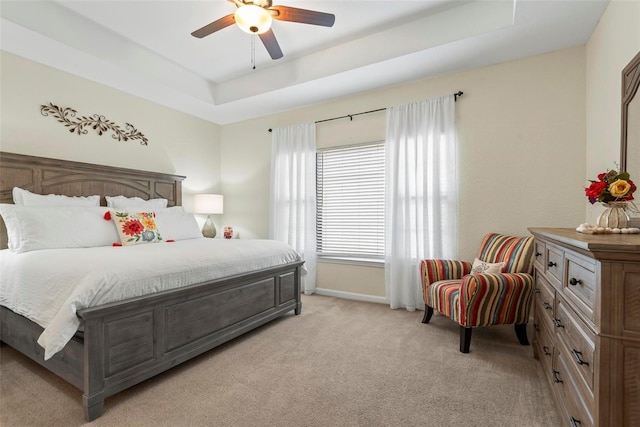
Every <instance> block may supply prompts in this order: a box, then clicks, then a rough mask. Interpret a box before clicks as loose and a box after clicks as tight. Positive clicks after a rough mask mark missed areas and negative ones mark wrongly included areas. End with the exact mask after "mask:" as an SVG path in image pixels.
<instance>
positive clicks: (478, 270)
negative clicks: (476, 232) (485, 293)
mask: <svg viewBox="0 0 640 427" xmlns="http://www.w3.org/2000/svg"><path fill="white" fill-rule="evenodd" d="M502 267H504V262H495V263H491V262H484V261H481V260H479V259H478V258H476V259H475V260H474V261H473V265H472V266H471V274H483V273H486V274H496V273H502Z"/></svg>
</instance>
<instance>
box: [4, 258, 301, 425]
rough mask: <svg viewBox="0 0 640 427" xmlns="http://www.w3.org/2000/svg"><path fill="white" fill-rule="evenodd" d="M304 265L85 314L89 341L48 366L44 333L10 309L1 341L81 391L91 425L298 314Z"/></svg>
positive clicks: (73, 344) (56, 357)
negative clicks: (171, 373)
mask: <svg viewBox="0 0 640 427" xmlns="http://www.w3.org/2000/svg"><path fill="white" fill-rule="evenodd" d="M302 264H303V262H295V263H291V264H287V265H285V266H280V267H274V268H269V269H265V270H260V271H257V272H253V273H249V274H244V275H239V276H234V277H227V278H224V279H220V280H216V281H213V282H210V283H204V284H199V285H192V286H189V287H186V288H180V289H177V290H171V291H164V292H161V293H157V294H154V295H151V296H145V297H139V298H132V299H128V300H126V301H122V302H118V303H112V304H105V305H102V306H99V307H93V308H87V309H83V310H81V311H80V312H79V313H78V315H79V316H80V317H81V318H82V319H83V322H84V342H82V341H81V340H78V339H74V341H73V342H70V343H69V344H68V345H67V346H66V347H65V348H64V349H63V350H62V351H61V352H60V353H59V354H56V355H54V357H53V358H51V359H50V360H48V361H46V362H45V361H44V360H43V353H44V350H42V349H41V348H40V347H39V346H38V345H37V344H35V340H36V339H37V336H38V335H39V333H40V332H41V331H42V328H40V327H39V326H37V325H35V324H34V323H33V322H31V321H29V320H28V319H25V318H24V317H22V316H18V315H16V314H15V313H13V312H11V311H10V310H8V309H6V308H4V307H2V309H3V310H2V311H0V314H1V315H2V317H3V319H2V320H4V321H3V325H2V326H3V328H2V334H1V336H0V338H1V339H2V340H3V341H4V342H6V343H7V344H9V345H11V346H12V347H14V348H16V349H17V350H18V351H20V352H22V353H24V354H26V355H27V356H29V357H31V358H32V359H33V360H35V361H36V362H38V363H40V364H41V365H43V366H44V367H46V368H47V369H49V370H51V371H52V372H54V373H55V374H57V375H58V376H60V377H62V378H63V379H65V380H67V381H69V382H71V383H72V384H74V385H76V386H77V387H79V388H80V389H81V390H82V391H83V397H82V402H83V409H84V415H85V418H86V420H87V421H91V420H94V419H96V418H98V417H99V416H100V415H102V413H103V411H104V400H105V399H106V398H107V397H109V396H111V395H113V394H115V393H118V392H119V391H122V390H124V389H126V388H129V387H131V386H133V385H135V384H137V383H139V382H141V381H144V380H146V379H148V378H151V377H153V376H155V375H157V374H159V373H161V372H163V371H166V370H167V369H170V368H172V367H173V366H176V365H178V364H180V363H182V362H185V361H187V360H189V359H191V358H193V357H195V356H197V355H199V354H201V353H204V352H205V351H207V350H210V349H212V348H214V347H216V346H218V345H220V344H223V343H225V342H227V341H229V340H231V339H233V338H235V337H237V336H240V335H242V334H244V333H246V332H248V331H250V330H252V329H255V328H257V327H258V326H261V325H263V324H265V323H267V322H269V321H271V320H273V319H276V318H277V317H279V316H282V315H283V314H285V313H288V312H290V311H294V312H295V314H300V312H301V309H302V303H301V301H300V274H301V272H300V269H301V266H302ZM14 317H15V319H14ZM7 320H8V322H7ZM14 320H15V321H14ZM22 324H32V325H34V326H35V327H34V328H33V331H30V332H29V334H27V335H28V336H27V338H25V336H26V335H25V334H24V333H23V331H20V332H19V333H14V330H15V327H16V325H22ZM20 328H21V329H24V327H23V326H20ZM36 329H37V330H36ZM38 331H39V332H38ZM69 354H73V355H77V357H74V358H69V357H68V355H69ZM61 355H62V356H61Z"/></svg>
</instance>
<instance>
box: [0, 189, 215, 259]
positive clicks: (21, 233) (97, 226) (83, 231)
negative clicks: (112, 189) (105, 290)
mask: <svg viewBox="0 0 640 427" xmlns="http://www.w3.org/2000/svg"><path fill="white" fill-rule="evenodd" d="M109 199H111V203H110V204H111V206H107V207H104V206H100V196H97V195H96V196H88V197H70V196H64V195H58V194H48V195H40V194H35V193H32V192H29V191H27V190H24V189H21V188H18V187H16V188H14V189H13V200H14V203H15V204H4V203H3V204H0V215H1V216H2V218H3V219H4V222H5V226H6V229H7V237H8V247H9V249H10V250H12V251H13V252H19V253H20V252H29V251H34V250H41V249H59V248H87V247H97V246H112V245H114V244H115V243H117V242H120V244H122V245H129V244H138V243H155V242H161V241H167V240H173V241H176V240H184V239H194V238H203V237H202V233H201V232H200V230H199V227H198V224H197V222H196V220H195V217H194V216H193V214H188V213H185V211H184V208H183V207H182V206H176V207H171V208H167V207H166V206H167V199H152V200H143V199H140V198H138V197H132V198H127V197H124V196H116V197H107V201H108V203H109ZM116 209H117V210H116ZM106 212H113V213H114V215H111V218H114V220H113V221H105V213H106ZM141 212H142V213H141ZM123 218H127V219H130V220H134V219H135V220H136V221H138V222H139V223H140V224H143V225H144V224H146V225H147V226H146V227H144V228H143V229H140V233H139V234H137V237H133V240H132V235H131V234H130V233H131V231H133V228H132V227H130V228H129V229H128V233H124V234H123V233H120V232H119V229H118V227H117V222H116V221H117V219H120V220H122V219H123ZM130 225H131V224H130ZM134 228H136V229H139V227H138V226H136V227H134ZM161 230H164V231H163V232H162V234H161ZM161 236H162V237H161Z"/></svg>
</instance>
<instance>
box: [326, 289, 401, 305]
mask: <svg viewBox="0 0 640 427" xmlns="http://www.w3.org/2000/svg"><path fill="white" fill-rule="evenodd" d="M316 294H318V295H324V296H328V297H336V298H344V299H351V300H355V301H365V302H375V303H378V304H389V301H387V298H385V297H377V296H374V295H366V294H356V293H353V292H344V291H334V290H333V289H323V288H316Z"/></svg>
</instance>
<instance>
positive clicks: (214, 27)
mask: <svg viewBox="0 0 640 427" xmlns="http://www.w3.org/2000/svg"><path fill="white" fill-rule="evenodd" d="M235 22H236V20H235V18H234V17H233V13H232V14H230V15H227V16H225V17H222V18H220V19H218V20H216V21H213V22H212V23H210V24H207V25H205V26H204V27H202V28H200V29H199V30H195V31H194V32H193V33H191V35H192V36H193V37H198V38H199V39H201V38H203V37H205V36H208V35H209V34H212V33H215V32H216V31H219V30H222V29H223V28H227V27H228V26H229V25H233V24H235Z"/></svg>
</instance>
